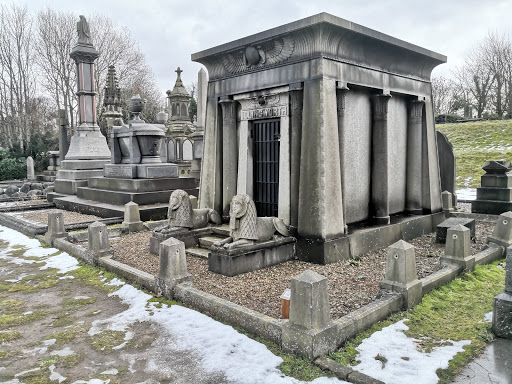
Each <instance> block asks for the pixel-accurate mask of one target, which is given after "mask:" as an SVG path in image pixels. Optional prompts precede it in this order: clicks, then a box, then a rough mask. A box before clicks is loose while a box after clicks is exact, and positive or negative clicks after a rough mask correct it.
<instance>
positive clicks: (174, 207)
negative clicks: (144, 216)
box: [155, 189, 222, 234]
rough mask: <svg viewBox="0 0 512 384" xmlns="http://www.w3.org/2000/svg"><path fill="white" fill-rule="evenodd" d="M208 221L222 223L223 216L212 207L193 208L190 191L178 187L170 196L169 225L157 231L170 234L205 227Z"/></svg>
mask: <svg viewBox="0 0 512 384" xmlns="http://www.w3.org/2000/svg"><path fill="white" fill-rule="evenodd" d="M208 223H214V224H222V218H221V217H220V215H219V214H218V213H217V212H216V211H215V210H213V209H210V208H203V209H192V203H191V202H190V196H189V195H188V193H187V192H185V191H184V190H182V189H176V190H175V191H173V192H172V193H171V197H170V198H169V209H168V211H167V225H165V226H163V227H160V228H158V229H156V230H155V232H160V233H162V234H169V233H173V232H176V231H183V230H185V229H188V230H190V229H195V228H204V227H206V226H207V225H208Z"/></svg>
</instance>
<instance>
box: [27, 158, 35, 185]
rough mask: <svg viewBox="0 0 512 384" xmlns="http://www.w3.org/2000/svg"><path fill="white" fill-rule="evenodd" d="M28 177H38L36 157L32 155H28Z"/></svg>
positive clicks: (32, 178)
mask: <svg viewBox="0 0 512 384" xmlns="http://www.w3.org/2000/svg"><path fill="white" fill-rule="evenodd" d="M27 179H28V180H35V179H36V172H35V170H34V159H33V158H32V156H29V157H27Z"/></svg>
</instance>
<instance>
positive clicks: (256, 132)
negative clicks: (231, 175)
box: [251, 119, 281, 217]
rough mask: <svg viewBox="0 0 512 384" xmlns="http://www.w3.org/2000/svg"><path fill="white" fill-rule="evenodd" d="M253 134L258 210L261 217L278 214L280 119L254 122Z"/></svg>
mask: <svg viewBox="0 0 512 384" xmlns="http://www.w3.org/2000/svg"><path fill="white" fill-rule="evenodd" d="M251 136H252V142H253V152H252V153H253V165H254V173H253V175H254V203H255V204H256V211H257V212H258V216H260V217H262V216H277V212H278V211H277V202H278V199H279V139H280V137H281V136H280V120H279V119H274V120H259V121H255V122H253V125H252V133H251Z"/></svg>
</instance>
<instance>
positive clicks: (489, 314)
mask: <svg viewBox="0 0 512 384" xmlns="http://www.w3.org/2000/svg"><path fill="white" fill-rule="evenodd" d="M484 321H485V322H486V323H492V311H491V312H487V313H486V314H485V316H484Z"/></svg>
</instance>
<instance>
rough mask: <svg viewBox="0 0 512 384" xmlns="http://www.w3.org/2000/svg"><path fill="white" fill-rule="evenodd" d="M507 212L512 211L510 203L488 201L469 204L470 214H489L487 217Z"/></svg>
mask: <svg viewBox="0 0 512 384" xmlns="http://www.w3.org/2000/svg"><path fill="white" fill-rule="evenodd" d="M507 211H512V202H509V201H489V200H474V201H472V202H471V212H472V213H485V214H489V215H500V214H502V213H504V212H507Z"/></svg>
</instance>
